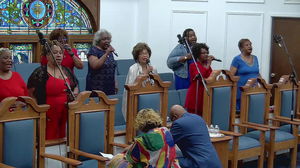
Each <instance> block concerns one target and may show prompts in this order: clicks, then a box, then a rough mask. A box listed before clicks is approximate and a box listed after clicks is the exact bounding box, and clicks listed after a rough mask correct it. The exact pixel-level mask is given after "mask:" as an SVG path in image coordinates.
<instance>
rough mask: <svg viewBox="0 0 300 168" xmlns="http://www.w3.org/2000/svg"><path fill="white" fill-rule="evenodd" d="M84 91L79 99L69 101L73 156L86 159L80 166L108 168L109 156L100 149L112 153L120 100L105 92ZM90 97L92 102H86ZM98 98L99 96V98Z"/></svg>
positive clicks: (71, 152) (82, 159)
mask: <svg viewBox="0 0 300 168" xmlns="http://www.w3.org/2000/svg"><path fill="white" fill-rule="evenodd" d="M95 92H96V95H97V96H96V97H92V98H90V95H91V93H92V92H91V91H84V92H81V93H80V94H79V95H78V97H77V99H76V101H74V102H71V103H69V141H68V145H69V147H70V157H71V158H76V159H78V160H80V161H82V165H81V166H79V167H80V168H86V167H87V168H91V167H92V168H94V167H105V161H107V159H106V158H104V157H102V156H100V155H99V152H103V153H112V152H113V145H116V144H115V143H114V142H113V140H114V116H115V105H116V104H117V101H118V100H117V99H108V97H107V96H106V95H105V93H104V92H102V91H95ZM87 99H88V101H86V100H87ZM95 99H99V100H98V101H95Z"/></svg>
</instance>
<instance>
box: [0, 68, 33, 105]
mask: <svg viewBox="0 0 300 168" xmlns="http://www.w3.org/2000/svg"><path fill="white" fill-rule="evenodd" d="M0 86H1V87H0V102H1V101H2V100H3V99H5V98H6V97H18V96H28V91H27V87H26V84H25V82H24V80H23V78H22V77H21V75H20V74H19V73H18V72H12V75H11V78H10V79H8V80H3V79H1V78H0Z"/></svg>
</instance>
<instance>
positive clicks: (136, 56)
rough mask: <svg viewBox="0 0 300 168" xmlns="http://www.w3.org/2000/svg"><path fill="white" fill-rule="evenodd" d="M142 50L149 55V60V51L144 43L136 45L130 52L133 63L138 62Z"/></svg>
mask: <svg viewBox="0 0 300 168" xmlns="http://www.w3.org/2000/svg"><path fill="white" fill-rule="evenodd" d="M144 49H146V50H147V52H148V53H149V58H150V57H151V49H150V47H149V46H148V45H147V44H146V43H137V44H136V45H135V46H134V47H133V50H132V56H133V59H134V61H135V62H138V59H139V55H140V52H142V51H143V50H144Z"/></svg>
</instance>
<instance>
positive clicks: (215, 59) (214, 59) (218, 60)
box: [212, 58, 222, 62]
mask: <svg viewBox="0 0 300 168" xmlns="http://www.w3.org/2000/svg"><path fill="white" fill-rule="evenodd" d="M212 60H213V61H217V62H222V60H220V59H217V58H213V59H212Z"/></svg>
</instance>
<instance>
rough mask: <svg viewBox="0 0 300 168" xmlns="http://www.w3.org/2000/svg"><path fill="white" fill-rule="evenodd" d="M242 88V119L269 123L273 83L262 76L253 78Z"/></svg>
mask: <svg viewBox="0 0 300 168" xmlns="http://www.w3.org/2000/svg"><path fill="white" fill-rule="evenodd" d="M241 89H242V98H241V121H242V122H243V121H245V122H252V123H257V124H268V122H267V118H268V116H269V105H270V97H271V89H272V85H271V84H267V83H266V81H265V80H264V79H262V78H251V79H249V80H248V82H247V83H246V84H245V86H243V87H242V88H241ZM250 130H251V129H248V131H250ZM242 131H243V133H244V131H247V130H242Z"/></svg>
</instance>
